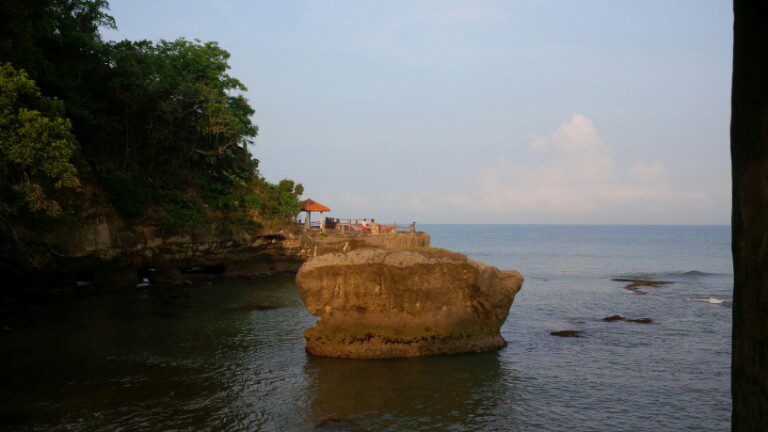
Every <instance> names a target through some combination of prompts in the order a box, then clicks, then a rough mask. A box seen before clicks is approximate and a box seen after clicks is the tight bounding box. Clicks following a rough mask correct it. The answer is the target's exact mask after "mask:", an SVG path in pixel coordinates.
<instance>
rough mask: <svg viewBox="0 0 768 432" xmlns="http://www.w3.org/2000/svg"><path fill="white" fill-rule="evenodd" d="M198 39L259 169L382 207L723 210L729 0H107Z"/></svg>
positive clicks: (343, 203) (335, 204) (360, 214)
mask: <svg viewBox="0 0 768 432" xmlns="http://www.w3.org/2000/svg"><path fill="white" fill-rule="evenodd" d="M110 13H111V14H112V15H113V16H114V17H115V19H116V21H117V26H118V30H117V31H111V30H103V31H102V34H103V36H104V38H105V39H107V40H122V39H131V40H139V39H149V40H153V41H156V40H159V39H166V40H173V39H176V38H179V37H184V38H186V39H191V40H194V39H200V40H202V41H217V42H218V43H219V44H220V46H221V47H222V48H224V49H226V50H227V51H228V52H229V53H230V54H231V57H230V61H229V64H230V66H231V70H230V74H231V75H232V76H234V77H236V78H238V79H239V80H240V81H242V82H243V83H244V84H245V85H246V86H247V87H248V91H247V92H246V97H247V98H248V99H249V101H250V104H251V106H252V107H253V108H254V109H255V110H256V113H255V114H254V116H253V121H254V123H256V124H257V125H258V126H259V135H258V136H257V137H256V139H255V141H254V144H253V146H252V148H251V151H252V153H253V154H254V156H255V157H256V158H257V159H259V160H260V171H261V174H262V175H263V176H264V177H265V178H266V179H267V180H269V181H272V182H277V181H279V180H281V179H283V178H290V179H293V180H295V181H297V182H300V183H302V184H303V185H304V187H305V193H304V196H303V198H312V199H314V200H315V201H319V202H321V203H323V204H325V205H326V206H328V207H330V208H331V210H332V211H331V212H330V214H329V216H332V217H338V218H368V219H370V218H376V220H377V221H379V222H381V223H392V222H397V223H408V222H412V221H416V222H419V223H509V224H528V223H536V224H728V223H729V222H730V187H731V186H730V154H729V123H730V87H731V85H730V80H731V70H732V68H731V56H732V45H733V38H732V27H733V14H732V5H731V2H730V1H728V0H675V1H668V0H643V1H636V0H631V1H630V0H599V1H598V0H578V1H574V0H559V1H557V0H527V1H522V0H518V1H515V0H506V1H483V0H478V1H447V0H446V1H419V0H411V1H392V0H390V1H378V2H374V1H365V0H360V1H353V0H348V1H334V0H326V1H299V0H297V1H260V0H218V1H213V0H209V1H203V0H152V1H147V0H111V1H110Z"/></svg>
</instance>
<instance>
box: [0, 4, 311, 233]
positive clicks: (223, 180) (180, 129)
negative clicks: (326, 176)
mask: <svg viewBox="0 0 768 432" xmlns="http://www.w3.org/2000/svg"><path fill="white" fill-rule="evenodd" d="M0 22H2V23H3V24H2V25H1V26H0V65H2V66H1V67H2V68H1V69H0V71H1V72H2V73H1V74H0V116H2V118H0V158H2V159H1V160H0V178H1V180H2V185H0V195H2V200H3V201H2V206H0V218H2V219H1V221H2V226H1V227H0V229H2V232H0V235H2V236H3V238H4V239H5V240H6V241H7V240H8V232H10V231H12V230H16V228H19V227H22V226H23V227H26V228H29V224H30V223H38V224H39V221H37V222H36V219H35V218H34V217H33V218H29V217H28V216H29V215H30V214H31V215H43V214H44V215H45V216H46V217H56V216H58V215H60V214H61V213H62V211H61V210H62V208H61V207H62V205H63V204H62V203H63V201H62V200H60V199H59V197H60V196H61V195H62V194H73V193H74V194H77V192H76V191H77V190H78V188H79V187H80V186H81V184H82V187H86V186H89V187H94V188H97V189H98V190H102V191H106V193H107V194H108V196H109V197H110V200H111V202H112V205H113V206H114V207H115V208H117V209H118V210H119V211H120V213H121V214H122V215H123V216H124V217H125V218H128V219H132V218H140V217H141V218H143V220H146V219H147V218H150V219H151V218H152V217H154V219H155V222H157V223H158V224H160V225H161V226H162V227H163V228H165V229H166V230H167V232H168V233H186V232H191V231H193V230H195V229H197V228H199V227H200V226H203V225H206V224H207V226H212V225H217V226H220V225H226V227H227V229H245V230H250V231H253V230H257V229H258V228H259V227H260V226H261V225H262V224H263V223H265V222H267V221H277V220H289V219H290V217H291V216H294V215H295V214H297V213H298V211H299V201H298V197H299V196H300V195H301V193H302V192H303V188H302V187H301V185H296V184H294V182H293V181H290V180H283V181H281V182H280V183H279V184H277V185H275V184H270V183H268V182H266V181H265V180H264V179H263V178H262V177H261V176H260V175H259V172H258V160H256V159H255V158H253V157H252V155H251V154H250V152H249V151H248V144H250V143H251V142H252V139H253V138H254V137H255V136H256V134H257V132H258V128H257V126H256V125H254V124H253V123H252V122H251V115H252V114H253V113H254V110H253V108H251V106H250V105H249V103H248V101H247V100H246V98H245V97H244V95H243V94H244V92H245V91H246V88H245V86H244V85H243V83H241V82H240V81H238V80H237V79H236V78H233V77H231V76H230V75H229V74H228V73H227V71H228V70H229V65H228V63H227V61H228V58H229V53H227V51H225V50H224V49H222V48H221V47H219V46H218V44H217V43H215V42H200V41H197V40H196V41H189V40H186V39H183V38H181V39H177V40H175V41H164V40H162V41H159V42H151V41H146V40H144V41H128V40H125V41H121V42H105V41H103V40H102V38H101V36H100V34H99V28H104V27H107V28H114V27H115V22H114V19H113V18H112V17H111V16H109V14H108V3H107V1H106V0H3V1H0ZM67 202H73V203H77V202H78V201H77V199H70V200H67ZM69 210H70V211H73V212H76V211H77V209H76V208H74V209H69ZM22 213H25V214H26V215H24V214H22ZM153 215H154V216H153ZM213 221H216V223H213ZM32 228H34V229H44V228H45V226H36V227H32Z"/></svg>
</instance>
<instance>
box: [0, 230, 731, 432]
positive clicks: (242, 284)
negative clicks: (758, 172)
mask: <svg viewBox="0 0 768 432" xmlns="http://www.w3.org/2000/svg"><path fill="white" fill-rule="evenodd" d="M418 228H419V229H422V230H425V231H427V232H429V233H430V235H431V237H432V246H434V247H440V248H446V249H450V250H454V251H458V252H461V253H464V254H466V255H468V256H469V257H470V258H471V259H473V260H477V261H480V262H483V263H486V264H491V265H494V266H497V267H499V268H501V269H515V270H518V271H520V272H521V273H522V274H523V276H524V277H525V282H524V284H523V288H522V290H521V291H520V293H519V294H518V295H517V298H516V299H515V302H514V304H513V305H512V307H511V308H510V313H509V317H508V318H507V321H506V322H505V324H504V325H503V327H502V329H501V333H502V336H503V337H504V338H505V339H506V341H507V342H508V346H507V347H506V348H504V349H501V350H499V351H496V352H488V353H473V354H460V355H452V356H438V357H426V358H413V359H394V360H346V359H333V358H318V357H313V356H310V355H308V354H307V353H306V352H305V351H304V338H303V331H304V330H305V329H306V328H308V327H311V326H312V325H313V323H314V322H315V320H316V318H315V317H313V316H312V315H310V314H309V313H308V312H307V311H306V310H305V308H304V307H303V304H302V302H301V299H300V297H299V294H298V288H297V286H296V284H295V283H294V281H293V278H292V277H290V276H280V277H271V278H256V279H245V278H243V279H231V278H230V279H226V278H225V279H199V280H195V281H194V283H193V284H192V285H190V286H180V287H160V286H153V285H151V284H150V285H149V286H145V287H137V288H135V289H126V290H115V291H109V292H104V293H100V294H97V295H89V296H83V297H82V298H74V299H66V300H62V301H58V302H54V303H51V304H44V305H36V306H33V307H30V308H28V309H27V310H26V311H25V312H24V314H23V315H22V316H21V317H19V318H17V319H15V320H14V321H13V322H12V324H9V325H7V326H5V327H4V328H3V329H2V332H0V430H3V431H198V430H199V431H318V430H320V431H606V432H607V431H611V432H615V431H724V430H729V428H730V404H731V397H730V355H731V340H730V337H731V312H732V309H731V301H732V289H733V271H732V264H731V255H730V243H731V242H730V227H728V226H656V225H654V226H626V225H615V226H614V225H419V226H418ZM616 279H622V280H616ZM633 279H643V280H651V281H657V282H669V283H666V284H652V285H640V286H636V287H634V288H633V289H628V288H627V286H628V285H631V282H628V281H627V280H633ZM630 288H632V287H630ZM613 315H620V316H622V317H625V318H627V319H641V318H650V320H651V322H650V323H646V324H642V323H636V322H629V321H626V320H616V321H611V322H606V321H603V318H606V317H609V316H613ZM562 330H574V331H576V332H579V334H580V335H581V337H559V336H553V335H552V334H551V333H552V332H558V331H562Z"/></svg>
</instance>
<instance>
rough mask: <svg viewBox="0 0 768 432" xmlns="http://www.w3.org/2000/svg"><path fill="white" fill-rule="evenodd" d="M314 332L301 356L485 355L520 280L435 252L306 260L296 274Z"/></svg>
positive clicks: (498, 341) (495, 342) (494, 344)
mask: <svg viewBox="0 0 768 432" xmlns="http://www.w3.org/2000/svg"><path fill="white" fill-rule="evenodd" d="M296 282H297V283H298V285H299V287H300V289H301V291H300V292H301V298H302V300H303V301H304V304H305V306H306V307H307V309H308V310H309V312H310V313H312V314H313V315H316V316H319V317H320V321H318V322H317V324H316V326H315V327H313V328H311V329H308V330H307V331H306V332H305V333H304V336H305V338H306V339H307V351H309V352H310V353H312V354H315V355H320V356H330V357H349V358H388V357H413V356H422V355H435V354H451V353H458V352H473V351H488V350H493V349H499V348H501V347H503V346H505V345H506V342H505V341H504V339H503V338H502V337H501V335H500V333H499V329H500V328H501V325H502V324H503V323H504V321H505V320H506V318H507V315H508V313H509V307H510V306H511V304H512V302H513V301H514V298H515V294H517V292H518V291H519V290H520V288H521V286H522V283H523V278H522V276H521V275H520V273H518V272H516V271H502V270H499V269H497V268H495V267H491V266H487V265H484V264H481V263H477V262H474V261H471V260H469V259H468V258H467V257H466V256H464V255H461V254H458V253H454V252H448V251H444V250H435V249H406V250H394V251H389V250H381V249H361V250H357V251H353V252H349V253H343V254H338V253H334V254H326V255H323V256H319V257H317V258H313V259H310V260H309V261H307V262H306V263H305V264H304V265H303V266H302V267H301V269H300V270H299V272H298V274H297V275H296Z"/></svg>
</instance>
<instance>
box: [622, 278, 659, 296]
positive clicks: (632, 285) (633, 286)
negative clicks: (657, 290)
mask: <svg viewBox="0 0 768 432" xmlns="http://www.w3.org/2000/svg"><path fill="white" fill-rule="evenodd" d="M611 280H612V281H614V282H629V284H628V285H627V286H625V287H624V289H625V290H628V291H632V292H633V293H635V294H639V295H645V294H648V292H647V291H643V290H641V289H640V288H639V287H658V286H661V285H669V284H672V283H674V282H669V281H655V280H649V279H623V278H615V279H611Z"/></svg>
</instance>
